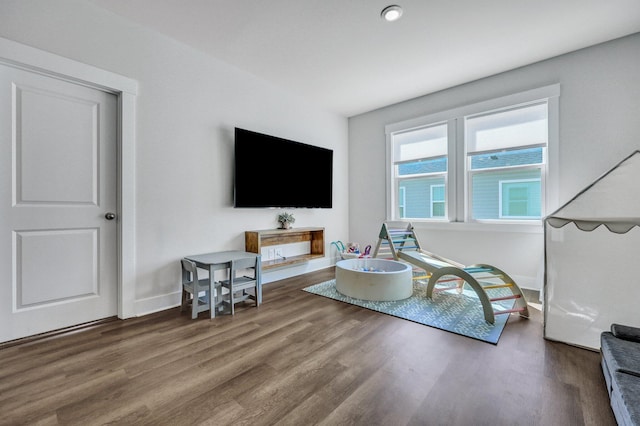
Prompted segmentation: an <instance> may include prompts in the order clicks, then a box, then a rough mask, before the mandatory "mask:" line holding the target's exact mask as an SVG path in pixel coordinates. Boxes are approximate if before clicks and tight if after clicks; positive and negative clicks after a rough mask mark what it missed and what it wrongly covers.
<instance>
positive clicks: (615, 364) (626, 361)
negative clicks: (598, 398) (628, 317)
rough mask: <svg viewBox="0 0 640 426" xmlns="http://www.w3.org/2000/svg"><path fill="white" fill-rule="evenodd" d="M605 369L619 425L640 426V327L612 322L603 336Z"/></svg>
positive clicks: (603, 367)
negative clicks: (609, 328)
mask: <svg viewBox="0 0 640 426" xmlns="http://www.w3.org/2000/svg"><path fill="white" fill-rule="evenodd" d="M600 351H601V353H602V371H603V373H604V379H605V382H606V383H607V390H608V392H609V398H610V401H611V408H612V409H613V414H614V415H615V417H616V421H617V422H618V424H619V425H625V426H626V425H640V328H636V327H628V326H624V325H620V324H613V325H612V326H611V331H605V332H603V333H602V334H601V335H600Z"/></svg>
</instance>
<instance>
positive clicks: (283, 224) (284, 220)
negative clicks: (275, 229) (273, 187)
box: [278, 212, 296, 229]
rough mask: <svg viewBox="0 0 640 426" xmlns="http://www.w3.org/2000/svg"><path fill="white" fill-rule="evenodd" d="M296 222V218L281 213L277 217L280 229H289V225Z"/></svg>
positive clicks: (289, 214)
mask: <svg viewBox="0 0 640 426" xmlns="http://www.w3.org/2000/svg"><path fill="white" fill-rule="evenodd" d="M295 221H296V218H295V217H293V214H291V213H287V212H283V213H280V214H279V215H278V222H279V223H280V229H289V228H291V224H292V223H293V222H295Z"/></svg>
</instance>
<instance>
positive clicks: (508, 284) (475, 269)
mask: <svg viewBox="0 0 640 426" xmlns="http://www.w3.org/2000/svg"><path fill="white" fill-rule="evenodd" d="M383 252H386V253H388V254H390V255H391V256H392V257H393V258H394V259H395V260H403V261H405V262H407V263H410V264H412V265H414V266H416V267H418V268H420V269H423V270H425V271H426V272H427V273H428V274H430V277H429V282H428V284H427V297H428V298H432V297H433V293H434V292H437V291H442V290H448V289H451V288H456V287H457V288H461V286H462V284H463V283H461V281H464V282H466V283H467V284H469V286H470V287H471V288H472V289H473V290H474V291H475V292H476V294H477V296H478V299H479V300H480V303H481V304H482V310H483V313H484V319H485V320H486V321H487V322H488V323H490V324H493V323H495V315H499V314H510V313H512V312H518V313H519V314H520V316H522V317H525V318H526V317H528V316H529V309H528V307H527V301H526V299H525V297H524V295H523V294H522V290H520V287H518V285H517V284H516V282H515V281H514V280H513V279H512V278H511V277H510V276H509V275H507V274H506V273H505V272H504V271H502V270H500V269H498V268H496V267H495V266H491V265H486V264H476V265H471V266H464V265H462V264H460V263H458V262H455V261H452V260H450V259H446V258H444V257H441V256H438V255H435V254H433V253H429V252H427V251H426V250H422V248H421V247H420V243H419V242H418V238H417V236H416V235H415V232H414V230H413V226H412V225H411V223H408V222H388V223H383V225H382V229H381V230H380V235H379V238H378V243H377V245H376V249H375V251H374V254H373V257H378V255H380V254H382V253H383ZM445 277H455V278H453V279H449V280H443V278H445ZM445 281H456V282H458V284H457V285H456V287H447V288H444V289H437V288H436V287H435V286H436V284H438V283H442V282H445ZM501 288H507V289H509V290H511V295H510V296H501V297H490V296H489V294H488V293H487V291H491V290H495V289H501ZM511 299H513V300H515V302H516V305H515V306H514V308H513V309H505V310H499V311H494V309H493V306H492V305H491V304H492V302H497V301H501V300H511Z"/></svg>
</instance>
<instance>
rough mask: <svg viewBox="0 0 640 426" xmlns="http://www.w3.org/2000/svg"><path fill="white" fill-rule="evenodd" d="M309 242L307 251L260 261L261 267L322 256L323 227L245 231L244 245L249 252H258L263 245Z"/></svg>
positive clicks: (265, 267) (306, 260) (282, 264)
mask: <svg viewBox="0 0 640 426" xmlns="http://www.w3.org/2000/svg"><path fill="white" fill-rule="evenodd" d="M307 241H308V242H309V246H310V248H309V253H306V254H301V255H297V256H288V257H286V258H283V259H270V260H265V261H263V262H262V269H271V268H279V267H282V266H289V265H294V264H297V263H302V262H308V261H309V260H311V259H317V258H320V257H324V228H290V229H263V230H258V231H245V233H244V247H245V251H248V252H250V253H258V254H259V253H260V252H261V249H262V248H263V247H267V246H279V245H285V244H294V243H301V242H307Z"/></svg>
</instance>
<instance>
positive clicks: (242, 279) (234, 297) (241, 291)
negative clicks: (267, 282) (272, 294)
mask: <svg viewBox="0 0 640 426" xmlns="http://www.w3.org/2000/svg"><path fill="white" fill-rule="evenodd" d="M260 265H261V260H260V256H255V257H249V258H244V259H238V260H233V261H231V266H230V268H229V279H228V280H224V281H222V282H221V285H222V287H223V288H226V289H228V290H229V294H227V295H225V297H224V300H223V304H228V305H229V306H230V309H231V315H233V314H234V313H235V308H234V306H235V305H236V303H240V302H243V301H245V300H253V301H255V304H256V307H258V306H260V303H262V271H261V267H260ZM250 269H253V276H247V275H242V276H236V275H237V274H238V272H239V271H242V270H250ZM249 290H253V291H252V292H250V291H249Z"/></svg>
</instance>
